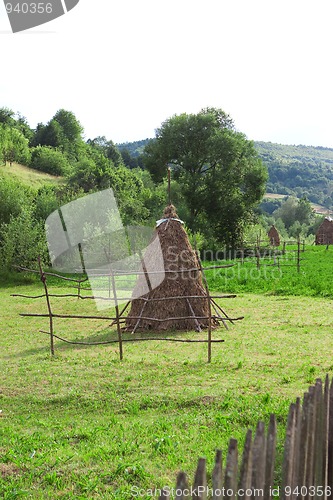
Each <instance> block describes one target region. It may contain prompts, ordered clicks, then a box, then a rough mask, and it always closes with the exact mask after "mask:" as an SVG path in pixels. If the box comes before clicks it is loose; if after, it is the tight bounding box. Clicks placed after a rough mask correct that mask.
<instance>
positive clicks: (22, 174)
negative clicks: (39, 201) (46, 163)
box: [0, 163, 63, 188]
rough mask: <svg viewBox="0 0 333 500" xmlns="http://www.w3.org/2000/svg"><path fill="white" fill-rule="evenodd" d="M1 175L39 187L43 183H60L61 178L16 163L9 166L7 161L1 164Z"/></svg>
mask: <svg viewBox="0 0 333 500" xmlns="http://www.w3.org/2000/svg"><path fill="white" fill-rule="evenodd" d="M1 175H4V176H5V177H15V178H16V179H18V180H19V181H21V182H22V183H23V184H26V185H28V186H30V187H34V188H39V187H41V186H43V185H45V184H60V183H61V182H62V180H63V178H62V177H56V176H55V175H50V174H46V173H44V172H39V171H38V170H34V169H33V168H29V167H25V166H24V165H20V164H18V163H13V164H12V166H10V164H9V163H7V164H6V165H1V167H0V176H1Z"/></svg>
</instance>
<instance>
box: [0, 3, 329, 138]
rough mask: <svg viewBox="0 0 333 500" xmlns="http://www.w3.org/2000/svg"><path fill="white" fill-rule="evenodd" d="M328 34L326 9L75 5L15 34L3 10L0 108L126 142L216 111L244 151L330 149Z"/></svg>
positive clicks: (32, 120)
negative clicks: (64, 118)
mask: <svg viewBox="0 0 333 500" xmlns="http://www.w3.org/2000/svg"><path fill="white" fill-rule="evenodd" d="M332 22H333V2H332V0H318V1H316V2H315V1H314V0H311V1H307V0H288V1H287V0H279V1H277V0H201V1H197V0H140V1H139V0H114V1H111V0H80V2H79V4H78V5H77V6H76V7H75V8H74V9H73V10H71V11H70V12H69V13H68V14H66V15H64V16H62V17H60V18H58V19H56V20H54V21H51V22H50V23H48V24H45V25H43V26H40V27H38V28H34V29H32V30H28V31H26V32H21V33H16V34H12V33H11V31H10V25H9V21H8V18H7V14H6V11H5V7H4V4H3V2H1V0H0V44H1V46H0V53H1V70H0V72H1V78H0V107H1V106H6V107H9V108H11V109H13V110H14V111H19V112H20V113H21V114H22V115H24V116H26V118H27V119H28V122H29V124H30V125H31V126H32V127H35V126H36V125H37V123H38V122H43V123H46V122H47V121H49V120H50V119H51V118H52V116H53V115H54V114H55V112H56V111H57V110H58V109H60V108H65V109H67V110H70V111H73V112H74V113H75V115H76V117H77V118H78V119H79V121H80V122H81V124H82V125H83V127H84V130H85V137H86V138H93V137H96V136H98V135H105V136H106V137H107V138H108V139H111V140H113V141H114V142H126V141H133V140H140V139H144V138H146V137H153V136H154V132H155V129H156V128H157V127H159V126H160V124H161V123H162V122H163V121H164V120H165V119H167V118H169V117H170V116H172V115H174V114H180V113H183V112H186V113H197V112H199V111H200V109H202V108H204V107H207V106H213V107H219V108H222V109H223V110H224V111H226V112H227V113H229V114H230V115H231V117H232V118H233V119H234V122H235V124H236V127H237V129H238V130H240V131H241V132H244V133H245V134H246V136H247V137H248V138H249V139H253V140H262V141H272V142H278V143H282V144H306V145H314V146H326V147H333V134H332V132H333V126H332V120H333V99H332V93H333V81H332V80H333V71H332V49H333V43H332V40H333V29H332Z"/></svg>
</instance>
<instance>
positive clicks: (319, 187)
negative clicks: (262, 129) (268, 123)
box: [255, 142, 333, 208]
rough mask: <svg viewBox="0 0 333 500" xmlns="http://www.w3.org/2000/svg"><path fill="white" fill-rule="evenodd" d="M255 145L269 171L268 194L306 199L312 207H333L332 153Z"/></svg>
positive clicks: (309, 149)
mask: <svg viewBox="0 0 333 500" xmlns="http://www.w3.org/2000/svg"><path fill="white" fill-rule="evenodd" d="M255 145H256V148H257V150H258V153H259V155H260V157H261V158H262V160H263V162H264V163H265V164H266V165H267V168H268V173H269V180H268V184H267V191H268V192H270V193H280V194H285V195H286V194H293V195H296V196H298V197H301V196H304V195H305V196H307V198H308V199H309V200H310V201H311V202H313V203H318V204H320V205H323V206H325V207H327V208H331V207H332V205H333V149H330V148H323V147H312V146H287V145H282V144H274V143H271V142H256V143H255Z"/></svg>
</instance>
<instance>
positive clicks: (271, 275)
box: [206, 246, 333, 298]
mask: <svg viewBox="0 0 333 500" xmlns="http://www.w3.org/2000/svg"><path fill="white" fill-rule="evenodd" d="M296 255H297V252H296V246H287V252H286V255H284V256H283V255H281V256H280V268H278V266H277V265H275V266H272V264H273V263H274V259H273V258H268V257H267V258H265V259H261V261H260V269H257V267H256V259H255V258H247V259H245V261H244V264H242V263H241V262H240V261H239V260H237V261H227V263H231V264H234V267H231V268H229V269H215V270H211V271H207V277H208V280H209V283H210V286H211V287H212V288H213V289H220V290H224V291H225V292H230V293H233V292H236V293H243V292H250V293H265V294H270V295H287V296H289V295H298V296H307V297H328V298H333V279H332V269H333V247H329V249H328V250H326V247H325V246H306V247H305V252H304V253H303V252H301V262H300V273H298V272H297V266H296ZM276 262H277V261H276ZM219 263H220V264H225V263H226V262H225V261H223V262H219ZM206 264H207V265H210V264H209V263H206Z"/></svg>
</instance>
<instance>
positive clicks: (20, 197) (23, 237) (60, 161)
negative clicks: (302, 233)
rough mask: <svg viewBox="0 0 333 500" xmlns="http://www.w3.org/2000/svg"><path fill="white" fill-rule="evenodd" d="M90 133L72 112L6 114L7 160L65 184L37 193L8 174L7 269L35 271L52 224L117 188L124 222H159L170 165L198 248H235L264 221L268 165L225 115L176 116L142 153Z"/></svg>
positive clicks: (1, 232)
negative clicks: (44, 117)
mask: <svg viewBox="0 0 333 500" xmlns="http://www.w3.org/2000/svg"><path fill="white" fill-rule="evenodd" d="M83 132H84V129H83V126H82V125H81V123H80V122H79V121H78V119H77V118H76V116H75V115H74V114H73V113H72V112H71V111H67V110H64V109H60V110H58V111H57V112H56V113H55V115H54V116H53V117H52V118H51V119H50V120H49V121H48V122H47V123H46V124H43V123H39V124H38V125H37V127H36V128H35V129H32V128H30V126H29V124H28V122H27V120H26V118H24V117H22V116H21V115H20V114H15V113H14V112H13V111H12V110H10V109H8V108H1V109H0V164H2V165H5V164H7V163H9V164H13V163H14V162H16V163H20V164H23V165H26V166H28V167H30V168H32V169H35V170H38V171H41V172H46V173H49V174H52V175H55V176H58V177H61V179H62V180H63V182H62V183H60V184H55V185H45V186H42V187H40V188H38V189H36V188H32V187H30V186H27V185H23V184H22V182H20V181H19V180H15V179H14V177H8V175H7V176H6V175H5V174H4V173H1V170H0V199H1V204H0V267H1V268H2V270H5V269H9V268H10V267H11V266H12V265H13V264H17V263H20V264H23V265H31V263H32V262H33V261H35V260H36V256H37V255H38V254H40V255H43V257H44V260H45V261H46V262H47V261H48V257H47V250H46V243H45V231H44V222H45V219H46V218H47V216H48V215H49V214H50V213H51V212H52V211H54V210H56V209H57V208H59V207H61V206H62V205H63V204H65V203H67V202H69V201H72V200H73V199H76V198H78V197H80V196H83V195H85V194H87V193H91V192H94V191H98V190H102V189H106V188H108V187H111V188H112V189H113V190H114V192H115V196H116V199H117V202H118V206H119V210H120V213H121V216H122V220H123V223H124V224H125V225H128V224H145V225H152V226H153V225H154V223H155V221H156V220H157V219H159V218H160V216H161V213H162V211H163V208H164V206H165V205H166V204H167V202H168V194H167V169H168V167H170V168H171V171H172V182H171V193H172V202H173V203H174V204H175V205H176V207H177V210H178V213H179V216H180V217H181V218H182V219H183V220H185V221H186V224H187V229H188V231H189V234H190V236H191V237H192V238H194V237H195V238H196V241H197V245H198V246H199V247H201V248H209V249H218V248H219V247H220V246H221V245H228V246H231V247H235V246H237V244H238V243H239V242H240V240H242V239H243V238H244V235H245V234H246V232H247V231H248V230H249V228H250V227H252V226H253V224H256V223H257V224H258V223H260V224H263V219H262V215H261V214H260V210H259V204H260V202H261V200H262V197H263V195H264V193H265V190H266V182H267V179H268V175H267V169H266V167H265V165H264V164H263V162H262V160H261V159H260V157H259V155H258V152H257V150H256V148H255V146H254V144H253V142H251V141H249V140H248V139H247V138H246V136H245V135H244V134H242V133H241V132H239V131H237V130H236V128H235V125H234V122H233V120H232V118H231V117H230V116H229V115H227V114H226V113H225V112H224V111H223V110H221V109H217V108H206V109H203V110H201V111H200V112H199V113H197V114H186V113H183V114H181V115H174V116H172V117H171V118H169V119H167V120H165V121H164V122H163V123H162V124H161V126H160V127H159V128H158V129H157V131H156V137H155V138H154V139H153V140H149V141H148V142H147V141H138V143H137V148H138V150H139V153H138V154H137V155H133V154H130V153H129V152H128V150H127V148H126V144H125V145H124V146H125V147H120V148H118V147H117V146H116V145H115V144H114V142H113V141H112V140H109V139H107V138H106V137H104V136H102V137H96V138H94V139H88V140H84V139H83ZM121 146H123V145H121ZM266 223H267V221H266ZM285 227H286V226H285Z"/></svg>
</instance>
